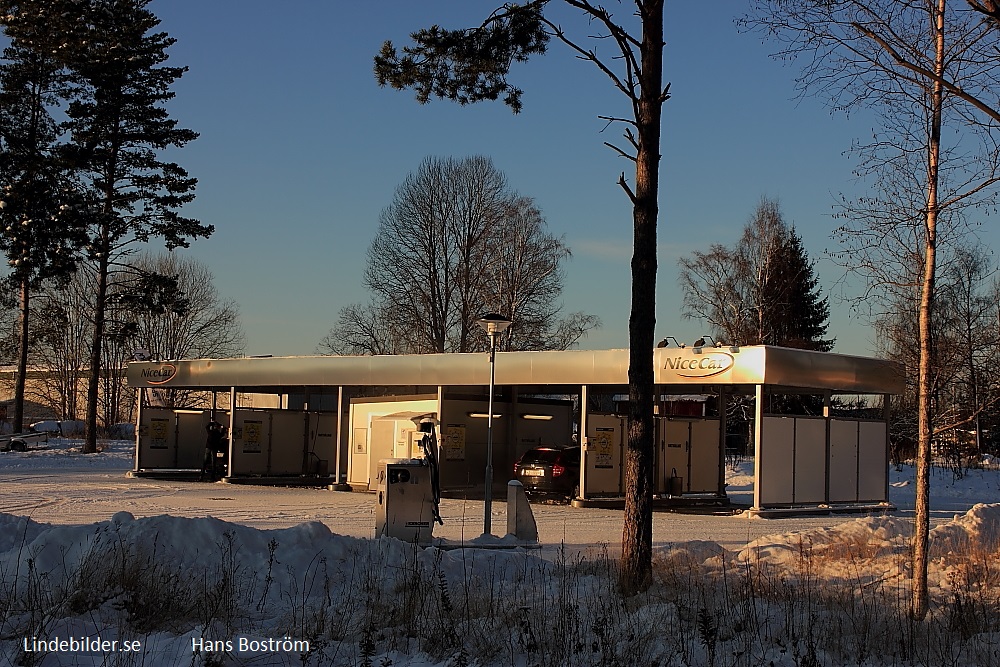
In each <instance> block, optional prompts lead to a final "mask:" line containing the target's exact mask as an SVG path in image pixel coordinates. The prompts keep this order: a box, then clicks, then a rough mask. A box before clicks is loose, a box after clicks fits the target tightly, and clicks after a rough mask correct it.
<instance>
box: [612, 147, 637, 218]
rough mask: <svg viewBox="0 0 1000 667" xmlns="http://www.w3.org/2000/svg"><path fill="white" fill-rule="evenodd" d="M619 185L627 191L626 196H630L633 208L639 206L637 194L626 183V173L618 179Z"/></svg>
mask: <svg viewBox="0 0 1000 667" xmlns="http://www.w3.org/2000/svg"><path fill="white" fill-rule="evenodd" d="M612 148H613V147H612ZM618 185H620V186H621V187H622V190H624V191H625V194H627V195H628V198H629V200H631V202H632V205H633V206H638V205H639V202H638V201H636V198H635V193H634V192H632V188H630V187H629V186H628V183H627V182H626V181H625V172H624V171H623V172H622V175H621V176H619V177H618Z"/></svg>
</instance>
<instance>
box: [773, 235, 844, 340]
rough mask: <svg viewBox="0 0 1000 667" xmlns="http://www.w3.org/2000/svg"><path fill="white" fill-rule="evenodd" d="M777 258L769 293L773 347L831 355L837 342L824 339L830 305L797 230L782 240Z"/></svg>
mask: <svg viewBox="0 0 1000 667" xmlns="http://www.w3.org/2000/svg"><path fill="white" fill-rule="evenodd" d="M779 248H780V249H779V252H778V253H777V254H776V255H775V262H776V264H777V266H776V270H775V271H774V272H773V273H772V274H771V275H770V277H769V282H770V283H771V284H769V285H768V290H767V291H768V292H771V293H773V294H774V297H775V298H774V302H773V306H772V307H773V308H774V311H773V312H772V313H771V314H770V320H771V323H772V331H773V341H771V343H772V344H773V345H781V346H784V347H795V348H800V349H803V350H818V351H821V352H829V351H830V350H832V349H833V344H834V341H833V340H832V339H824V338H823V337H824V336H825V335H826V331H827V328H828V326H829V319H830V306H829V304H828V302H827V299H826V298H825V297H823V296H822V290H821V289H820V287H819V279H818V278H817V276H816V272H815V270H814V265H815V263H814V262H812V261H811V260H810V259H809V256H808V255H807V254H806V251H805V248H803V247H802V238H801V237H800V236H799V235H798V232H796V231H795V227H792V228H791V229H789V230H788V232H787V234H785V235H784V237H783V238H782V239H781V241H780V246H779Z"/></svg>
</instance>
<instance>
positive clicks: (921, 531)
mask: <svg viewBox="0 0 1000 667" xmlns="http://www.w3.org/2000/svg"><path fill="white" fill-rule="evenodd" d="M945 2H946V0H937V7H936V9H935V8H933V7H931V8H930V15H931V18H932V23H933V25H932V31H933V32H932V34H933V36H934V71H935V74H937V75H938V77H939V81H937V82H935V83H934V84H933V86H932V88H931V93H930V95H931V98H930V104H931V117H930V126H929V127H928V131H929V136H928V143H927V212H926V214H927V217H926V230H925V233H926V235H927V237H926V247H925V248H924V273H923V276H922V277H921V293H920V312H919V318H918V325H917V327H918V335H919V337H920V362H919V370H918V378H917V489H916V492H917V497H916V503H915V509H916V517H915V522H916V525H915V527H914V528H915V530H914V538H913V599H912V600H911V605H910V613H911V615H912V616H913V618H915V619H917V620H922V619H923V618H924V616H926V615H927V600H928V594H927V558H928V546H929V539H930V481H931V477H930V468H931V436H932V435H933V422H932V420H933V415H932V413H931V409H932V401H931V398H932V396H931V392H932V382H933V377H932V369H931V361H932V360H931V342H932V341H931V326H932V322H931V319H932V317H933V314H934V289H935V271H936V261H937V218H938V167H939V163H940V157H941V110H942V100H943V91H942V87H941V84H940V77H941V76H942V75H943V73H944V59H945V50H944V10H945Z"/></svg>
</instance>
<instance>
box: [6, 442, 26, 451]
mask: <svg viewBox="0 0 1000 667" xmlns="http://www.w3.org/2000/svg"><path fill="white" fill-rule="evenodd" d="M10 451H12V452H26V451H28V445H27V444H26V443H25V442H24V440H11V441H10Z"/></svg>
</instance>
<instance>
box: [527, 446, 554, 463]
mask: <svg viewBox="0 0 1000 667" xmlns="http://www.w3.org/2000/svg"><path fill="white" fill-rule="evenodd" d="M561 453H562V450H560V449H532V450H531V451H528V452H525V454H524V456H523V457H522V458H521V463H555V462H556V461H558V460H559V454H561Z"/></svg>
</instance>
